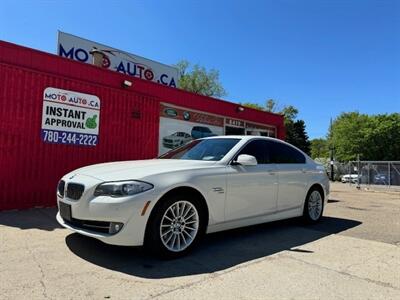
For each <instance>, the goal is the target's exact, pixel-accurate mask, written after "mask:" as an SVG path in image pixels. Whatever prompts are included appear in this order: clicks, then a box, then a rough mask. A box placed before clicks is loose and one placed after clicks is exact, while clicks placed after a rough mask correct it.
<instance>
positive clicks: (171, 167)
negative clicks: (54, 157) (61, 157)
mask: <svg viewBox="0 0 400 300" xmlns="http://www.w3.org/2000/svg"><path fill="white" fill-rule="evenodd" d="M215 164H216V162H215V161H202V160H183V159H148V160H132V161H119V162H112V163H104V164H97V165H91V166H87V167H83V168H80V169H77V170H75V171H73V172H71V173H70V174H81V175H86V176H91V177H94V178H97V179H99V180H102V181H118V180H127V179H139V180H140V179H142V178H144V177H147V176H151V175H155V174H162V173H169V172H175V171H183V170H191V169H199V168H208V167H210V166H213V165H215Z"/></svg>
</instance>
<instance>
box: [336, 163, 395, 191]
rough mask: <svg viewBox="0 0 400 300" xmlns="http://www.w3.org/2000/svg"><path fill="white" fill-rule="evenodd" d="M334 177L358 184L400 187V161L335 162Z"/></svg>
mask: <svg viewBox="0 0 400 300" xmlns="http://www.w3.org/2000/svg"><path fill="white" fill-rule="evenodd" d="M334 178H335V180H338V181H339V180H340V181H342V182H348V183H350V184H357V185H358V184H363V185H379V186H386V187H391V186H396V187H400V161H350V162H348V163H336V162H335V164H334Z"/></svg>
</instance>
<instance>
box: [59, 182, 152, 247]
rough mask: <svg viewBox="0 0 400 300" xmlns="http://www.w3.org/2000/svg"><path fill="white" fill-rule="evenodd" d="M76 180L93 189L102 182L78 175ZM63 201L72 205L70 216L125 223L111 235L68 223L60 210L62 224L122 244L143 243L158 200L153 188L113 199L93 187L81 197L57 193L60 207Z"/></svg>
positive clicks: (105, 241)
mask: <svg viewBox="0 0 400 300" xmlns="http://www.w3.org/2000/svg"><path fill="white" fill-rule="evenodd" d="M74 181H75V182H83V183H84V184H85V185H86V186H93V188H94V187H95V186H96V185H97V184H98V183H99V182H98V181H97V180H96V179H93V178H83V176H82V175H78V176H76V177H75V178H74ZM93 181H96V182H93ZM148 201H151V202H150V205H149V207H148V209H147V211H146V214H144V215H143V216H142V215H141V213H142V210H143V207H144V206H145V204H146V203H147V202H148ZM60 202H63V203H65V204H68V205H70V206H71V215H72V218H74V219H78V220H86V221H100V222H118V223H123V224H124V225H123V227H122V229H121V230H120V231H119V232H117V233H115V234H109V233H102V232H96V231H94V230H90V229H86V228H82V227H77V226H74V225H73V224H72V223H69V222H66V221H65V220H64V219H63V218H62V217H61V215H60V212H58V213H57V217H56V218H57V221H58V223H60V225H61V226H63V227H65V228H68V229H70V230H72V231H74V232H76V233H79V234H82V235H85V236H89V237H93V238H96V239H99V240H101V241H102V242H104V243H107V244H112V245H121V246H142V245H143V240H144V234H145V230H146V224H147V220H148V217H149V213H150V211H151V209H152V205H154V203H155V201H153V194H152V191H151V190H150V191H147V192H144V193H141V194H137V195H134V196H130V197H121V198H111V197H107V196H99V197H94V196H93V189H91V188H89V189H87V190H85V192H84V194H83V195H82V197H81V199H79V200H71V199H69V198H67V197H63V198H62V197H60V196H57V204H58V207H60V204H59V203H60Z"/></svg>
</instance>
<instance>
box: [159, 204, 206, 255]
mask: <svg viewBox="0 0 400 300" xmlns="http://www.w3.org/2000/svg"><path fill="white" fill-rule="evenodd" d="M198 229H199V214H198V212H197V209H196V207H195V206H194V205H193V204H192V203H191V202H189V201H185V200H181V201H177V202H175V203H173V204H172V205H171V206H170V207H168V209H167V210H166V211H165V213H164V215H163V217H162V219H161V224H160V237H161V241H162V243H163V244H164V246H165V247H166V248H167V249H168V250H170V251H173V252H181V251H183V250H185V249H186V248H187V247H189V246H190V245H191V244H192V243H193V241H194V239H195V238H196V235H197V232H198Z"/></svg>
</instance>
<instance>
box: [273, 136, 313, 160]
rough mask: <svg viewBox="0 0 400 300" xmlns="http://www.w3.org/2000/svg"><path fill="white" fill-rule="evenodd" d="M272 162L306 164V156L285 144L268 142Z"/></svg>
mask: <svg viewBox="0 0 400 300" xmlns="http://www.w3.org/2000/svg"><path fill="white" fill-rule="evenodd" d="M268 143H269V146H268V148H269V151H270V160H271V162H272V163H276V164H304V163H305V162H306V158H305V156H304V155H303V154H302V153H301V152H300V151H298V150H296V149H295V148H293V147H291V146H289V145H286V144H284V143H279V142H274V141H268Z"/></svg>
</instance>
